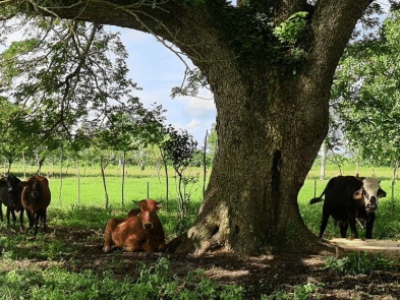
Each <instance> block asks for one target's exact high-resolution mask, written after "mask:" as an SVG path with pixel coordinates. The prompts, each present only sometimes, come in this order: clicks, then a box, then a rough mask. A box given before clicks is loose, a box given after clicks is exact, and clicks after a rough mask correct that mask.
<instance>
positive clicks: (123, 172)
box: [121, 150, 126, 207]
mask: <svg viewBox="0 0 400 300" xmlns="http://www.w3.org/2000/svg"><path fill="white" fill-rule="evenodd" d="M122 159H123V162H122V187H121V201H122V202H121V203H122V207H124V205H125V203H124V190H125V159H126V151H125V150H124V151H123V158H122Z"/></svg>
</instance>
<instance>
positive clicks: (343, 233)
mask: <svg viewBox="0 0 400 300" xmlns="http://www.w3.org/2000/svg"><path fill="white" fill-rule="evenodd" d="M339 227H340V236H341V237H342V238H346V236H347V228H348V227H349V223H347V222H339Z"/></svg>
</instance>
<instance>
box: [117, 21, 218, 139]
mask: <svg viewBox="0 0 400 300" xmlns="http://www.w3.org/2000/svg"><path fill="white" fill-rule="evenodd" d="M109 29H110V30H112V31H119V32H120V33H121V40H122V42H123V43H124V45H125V47H126V50H127V52H128V54H129V59H128V66H129V75H128V76H129V77H130V78H132V80H133V81H134V82H136V83H137V84H138V86H140V87H141V88H142V90H141V91H134V92H133V93H132V94H134V95H136V96H138V97H139V99H140V101H141V102H142V103H144V105H145V107H149V108H150V107H151V105H152V104H153V103H154V102H157V104H158V105H159V104H161V105H162V106H163V108H164V109H166V110H167V112H166V113H165V116H166V117H167V124H172V125H173V126H174V127H175V128H177V129H186V130H187V131H188V132H189V133H190V134H191V135H193V137H194V139H195V140H197V141H198V143H199V147H201V146H202V145H203V144H204V137H205V134H206V130H208V132H210V129H211V128H212V124H213V123H215V120H216V114H217V112H216V108H215V103H214V99H213V95H212V93H211V92H210V91H209V90H207V89H204V90H202V91H200V94H199V96H201V99H199V98H197V97H175V98H174V99H172V98H171V89H172V88H173V87H175V86H181V84H182V80H183V78H184V73H185V69H186V66H185V64H184V63H183V62H182V61H181V60H180V59H179V58H178V57H177V56H176V54H174V53H173V52H172V51H171V50H169V49H167V48H166V47H165V46H164V45H162V44H161V43H160V42H158V41H157V40H156V38H155V37H153V36H152V35H150V34H145V33H142V32H139V31H136V30H132V29H123V28H118V27H109ZM187 62H189V63H190V61H189V60H187ZM203 98H205V99H208V100H204V99H203Z"/></svg>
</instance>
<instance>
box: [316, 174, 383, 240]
mask: <svg viewBox="0 0 400 300" xmlns="http://www.w3.org/2000/svg"><path fill="white" fill-rule="evenodd" d="M379 182H380V181H379V180H378V179H375V178H360V177H354V176H338V177H334V178H332V179H331V180H330V181H329V182H328V184H327V186H326V187H325V190H324V191H323V192H322V194H321V196H319V197H318V198H314V199H312V200H311V201H310V204H314V203H317V202H320V201H323V199H322V196H323V195H325V202H324V207H323V210H322V221H321V228H320V231H319V237H320V238H322V235H323V234H324V231H325V228H326V225H327V224H328V219H329V217H330V216H332V217H333V218H334V220H335V222H338V223H339V227H340V234H341V236H342V238H345V237H346V234H347V228H348V226H349V225H350V230H351V236H352V237H353V238H358V232H357V228H356V221H359V222H360V223H361V225H362V226H363V225H364V224H366V237H367V239H371V238H372V229H373V226H374V222H375V211H376V209H377V208H378V199H379V198H382V197H385V196H386V192H385V191H384V190H382V189H381V187H380V185H379Z"/></svg>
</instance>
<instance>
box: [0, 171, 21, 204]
mask: <svg viewBox="0 0 400 300" xmlns="http://www.w3.org/2000/svg"><path fill="white" fill-rule="evenodd" d="M20 182H21V180H19V179H18V178H17V177H15V176H14V175H9V176H7V177H3V178H1V180H0V188H3V187H5V188H6V189H7V193H8V198H9V200H10V201H11V203H14V205H15V204H16V202H17V200H18V197H20V196H21V195H20V194H19V193H18V192H19V188H18V185H19V183H20Z"/></svg>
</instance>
